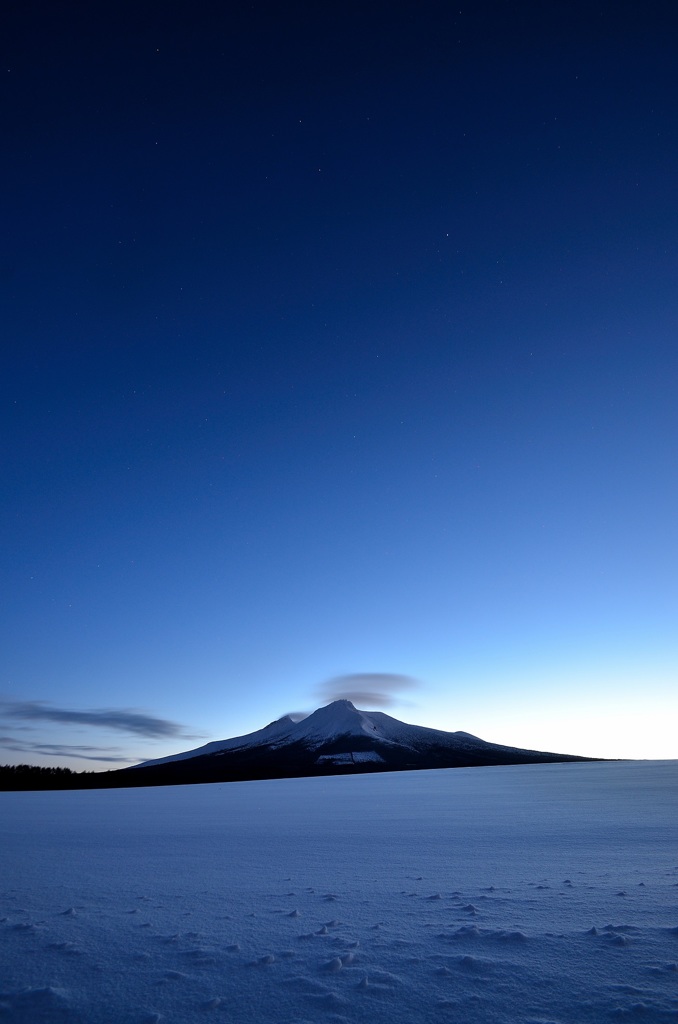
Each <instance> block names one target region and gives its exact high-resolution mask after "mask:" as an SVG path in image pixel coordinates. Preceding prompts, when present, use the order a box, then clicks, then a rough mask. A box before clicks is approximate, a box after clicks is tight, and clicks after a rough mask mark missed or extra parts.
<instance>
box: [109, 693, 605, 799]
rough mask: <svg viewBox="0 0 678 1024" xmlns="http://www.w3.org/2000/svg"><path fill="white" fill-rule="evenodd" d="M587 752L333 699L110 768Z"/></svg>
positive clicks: (264, 773) (518, 760) (345, 764)
mask: <svg viewBox="0 0 678 1024" xmlns="http://www.w3.org/2000/svg"><path fill="white" fill-rule="evenodd" d="M593 760H598V759H597V758H591V757H581V756H579V755H574V754H558V753H554V752H551V751H539V750H528V749H524V748H520V747H512V746H507V745H504V744H499V743H489V742H487V741H486V740H482V739H480V738H479V737H478V736H473V735H472V734H471V733H467V732H461V731H459V732H445V731H443V730H441V729H432V728H429V727H427V726H419V725H410V724H408V723H406V722H401V721H399V720H398V719H396V718H392V717H391V716H390V715H386V714H384V713H383V712H381V711H362V710H360V709H358V708H356V707H355V706H354V705H353V704H352V703H351V701H349V700H337V701H332V702H331V703H330V704H327V705H325V706H324V707H321V708H318V709H317V710H316V711H314V712H313V713H312V714H310V715H308V716H307V717H306V718H303V719H302V720H301V721H295V720H294V719H293V718H292V717H291V716H289V715H284V716H283V717H282V718H279V719H276V720H275V721H273V722H269V724H268V725H266V726H264V727H263V729H258V730H256V731H255V732H252V733H247V734H246V735H244V736H235V737H231V738H230V739H225V740H214V741H212V742H210V743H206V744H204V745H203V746H201V747H196V748H194V749H193V750H187V751H180V752H179V753H177V754H172V755H168V756H166V757H162V758H155V759H151V760H147V761H142V762H141V763H140V764H137V765H133V766H131V767H129V768H123V769H119V770H118V771H117V772H114V773H112V774H114V775H117V776H119V777H120V784H121V785H127V784H130V785H167V784H180V783H183V782H186V783H189V782H226V781H237V780H240V781H246V780H252V779H264V778H291V777H298V776H308V775H327V774H347V773H356V772H365V771H403V770H421V769H430V768H457V767H473V766H477V767H481V766H489V765H496V764H535V763H545V762H546V763H549V762H564V761H593ZM122 777H124V779H125V781H124V782H123V781H122Z"/></svg>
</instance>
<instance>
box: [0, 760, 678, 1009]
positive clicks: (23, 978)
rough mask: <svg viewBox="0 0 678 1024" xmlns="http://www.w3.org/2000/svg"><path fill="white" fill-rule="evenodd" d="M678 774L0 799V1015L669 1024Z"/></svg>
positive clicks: (565, 768)
mask: <svg viewBox="0 0 678 1024" xmlns="http://www.w3.org/2000/svg"><path fill="white" fill-rule="evenodd" d="M677 794H678V762H674V761H671V762H617V763H571V764H541V765H519V766H509V767H491V768H471V769H454V770H449V771H445V770H441V771H431V772H429V771H421V772H398V773H393V774H371V775H355V776H346V777H337V776H335V777H329V778H314V779H281V780H275V781H267V782H246V783H231V784H225V785H210V786H192V787H189V786H180V787H166V788H157V789H128V790H99V791H81V792H77V791H76V792H72V791H71V792H69V791H65V792H51V793H50V792H46V793H45V792H42V793H37V792H36V793H2V794H0V1021H3V1022H9V1024H57V1022H58V1024H123V1022H124V1024H143V1022H146V1024H150V1022H158V1024H161V1022H162V1024H165V1022H167V1024H169V1022H175V1024H184V1022H185V1024H189V1022H191V1024H192V1022H198V1021H201V1022H204V1021H206V1020H207V1021H209V1020H212V1021H215V1022H219V1021H221V1022H227V1021H228V1022H232V1021H237V1022H238V1024H250V1022H252V1024H253V1022H255V1021H256V1022H263V1024H306V1022H327V1024H387V1022H388V1024H412V1022H415V1021H416V1022H432V1024H433V1022H452V1021H454V1022H464V1024H594V1022H595V1024H601V1022H617V1021H627V1020H628V1021H630V1022H634V1021H638V1022H643V1024H646V1022H649V1024H659V1022H661V1024H663V1022H668V1021H674V1022H675V1021H678V796H677Z"/></svg>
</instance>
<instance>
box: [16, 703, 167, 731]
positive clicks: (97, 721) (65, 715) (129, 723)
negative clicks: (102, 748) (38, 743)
mask: <svg viewBox="0 0 678 1024" xmlns="http://www.w3.org/2000/svg"><path fill="white" fill-rule="evenodd" d="M0 716H2V717H3V718H4V719H5V720H8V719H9V720H14V721H17V720H18V721H22V722H58V723H60V724H63V725H90V726H92V725H93V726H96V727H97V728H100V729H115V730H116V731H117V732H124V733H128V734H131V735H133V736H144V737H146V738H147V739H148V738H151V739H152V738H155V739H157V738H162V737H166V736H182V735H184V730H183V727H182V726H181V725H178V724H177V723H176V722H170V721H168V720H167V719H165V718H155V717H154V716H153V715H146V714H143V713H142V712H141V711H134V710H129V709H126V708H102V709H100V710H90V711H75V710H72V709H69V708H57V707H54V706H53V705H51V704H48V703H46V702H45V701H38V700H33V701H3V702H2V703H1V704H0Z"/></svg>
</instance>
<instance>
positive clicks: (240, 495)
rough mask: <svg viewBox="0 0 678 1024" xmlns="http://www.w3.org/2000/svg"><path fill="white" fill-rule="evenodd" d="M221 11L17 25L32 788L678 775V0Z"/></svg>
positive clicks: (25, 746) (100, 13)
mask: <svg viewBox="0 0 678 1024" xmlns="http://www.w3.org/2000/svg"><path fill="white" fill-rule="evenodd" d="M215 6H216V5H213V4H204V3H201V2H197V3H191V4H188V3H186V4H174V5H172V4H170V5H168V4H165V3H162V4H161V3H157V4H155V3H148V2H145V0H140V2H138V3H134V4H125V3H115V4H113V3H111V4H93V5H84V4H82V5H80V4H70V5H69V4H67V5H55V4H44V5H43V4H38V3H31V2H28V3H26V4H24V5H21V9H20V11H19V12H18V13H17V12H16V11H15V12H14V15H13V16H12V17H11V18H10V22H9V23H8V24H6V26H5V28H4V29H3V31H2V33H1V34H0V37H1V38H2V40H3V45H4V51H3V57H2V59H3V62H4V63H3V65H2V69H1V70H2V74H3V86H4V88H3V99H2V123H1V125H0V128H1V137H2V148H3V151H4V155H3V161H2V171H1V174H2V196H3V207H4V212H3V229H2V243H1V244H2V253H1V256H0V272H1V278H0V286H1V295H2V331H3V336H4V339H5V340H4V342H3V346H2V353H3V354H2V362H1V364H0V368H1V374H0V385H1V389H2V406H1V408H2V434H3V438H4V439H5V442H6V443H5V446H4V454H3V467H2V480H3V488H2V490H3V502H2V535H3V538H4V540H3V545H2V550H3V568H2V572H3V580H4V583H3V607H2V619H1V622H0V630H1V633H0V651H1V665H0V671H1V673H2V675H1V677H0V696H1V698H2V702H1V703H0V736H2V740H0V743H4V746H0V763H2V762H3V761H7V762H18V761H29V762H32V763H43V764H49V763H52V764H55V763H56V764H68V765H71V766H72V767H78V768H99V767H109V766H116V765H119V764H124V763H127V761H128V760H135V759H141V758H146V757H154V756H161V755H162V754H166V753H170V752H173V751H176V750H178V749H185V748H186V747H187V746H192V745H195V743H197V742H202V741H206V740H211V739H215V738H220V737H223V736H231V735H235V734H238V733H242V732H247V731H250V730H252V729H254V728H258V727H260V726H262V725H264V724H265V723H266V722H267V721H269V720H271V719H272V718H274V717H277V716H278V715H280V714H283V713H285V712H288V711H292V710H311V709H312V708H314V707H315V706H317V705H318V704H319V703H322V702H323V701H326V700H327V699H329V697H331V696H334V695H337V696H338V695H341V693H342V692H354V691H355V689H356V688H357V689H358V690H360V689H361V688H362V689H363V690H366V691H367V692H370V691H371V690H374V689H375V687H376V688H377V689H378V688H379V687H381V689H382V690H384V691H385V693H387V694H388V693H391V696H392V703H391V704H388V703H386V698H384V702H383V703H382V704H381V705H380V706H381V707H384V708H385V709H386V710H388V711H390V713H392V714H394V715H396V717H400V718H404V719H406V720H409V721H413V722H416V723H419V724H422V725H432V726H437V727H440V728H445V729H450V730H454V729H463V730H466V731H470V732H475V733H477V734H479V735H481V736H483V737H484V738H486V739H490V740H495V741H499V742H505V743H515V744H520V745H524V746H533V747H541V748H547V749H560V750H564V751H568V752H573V753H583V754H601V755H605V754H608V755H611V756H629V757H633V756H637V757H653V756H654V757H659V756H664V757H676V756H678V746H677V745H676V739H675V736H676V729H675V722H676V715H677V713H678V697H677V696H676V694H678V686H676V669H677V667H678V658H677V653H678V640H677V637H678V631H677V629H676V626H677V621H676V620H677V612H678V601H677V592H678V585H677V582H676V580H677V578H678V576H677V572H676V553H677V544H676V534H677V530H676V521H677V518H678V517H677V516H676V508H677V507H678V486H677V483H676V480H677V477H676V434H677V430H676V427H677V423H678V415H677V412H676V397H675V396H676V382H677V378H678V375H677V371H678V350H677V348H676V337H677V327H678V279H677V270H678V259H677V245H676V239H677V238H678V205H677V201H676V180H677V177H676V175H677V171H678V121H677V118H676V110H678V83H677V77H676V75H677V72H676V53H675V39H676V29H677V28H678V16H676V14H675V12H674V10H673V7H672V5H670V4H661V3H649V4H648V3H643V4H640V3H623V2H622V3H619V2H615V3H612V2H607V0H606V2H604V3H602V4H598V5H594V6H593V7H592V6H591V5H590V3H586V4H584V3H572V2H567V3H548V4H544V3H531V2H528V3H525V4H522V5H515V4H512V3H503V2H498V0H493V2H485V3H473V4H471V5H470V7H469V9H468V10H467V9H466V7H465V5H462V8H461V10H459V9H458V8H457V7H454V6H453V5H451V4H442V3H440V4H439V3H423V4H415V3H412V4H409V3H408V4H396V5H394V4H391V3H389V4H385V3H384V4H381V3H370V4H368V5H366V8H367V9H364V7H363V5H358V4H348V5H346V4H341V5H335V6H333V7H331V6H328V5H325V4H317V5H311V4H294V3H293V4H291V5H283V4H271V3H264V4H257V3H253V4H251V3H247V4H246V3H242V4H238V3H236V4H226V5H222V9H221V10H217V11H215V9H214V8H215ZM364 673H367V674H376V673H396V674H402V675H405V676H408V677H412V678H413V679H415V680H417V681H418V685H416V686H414V685H412V687H410V688H407V687H405V688H401V689H398V688H397V680H396V681H394V683H393V687H391V686H390V683H389V680H388V679H375V678H374V677H371V678H368V679H366V680H350V679H347V680H343V681H342V680H339V681H338V682H337V683H335V684H332V685H331V686H329V687H327V686H326V685H325V684H327V681H328V680H329V679H332V678H333V677H336V676H342V675H352V674H364ZM372 684H374V685H372ZM374 706H376V705H374ZM194 740H195V742H194ZM118 758H120V759H122V760H120V761H118V760H115V759H118ZM108 759H113V760H108Z"/></svg>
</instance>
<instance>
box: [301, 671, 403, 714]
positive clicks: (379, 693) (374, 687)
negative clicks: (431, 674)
mask: <svg viewBox="0 0 678 1024" xmlns="http://www.w3.org/2000/svg"><path fill="white" fill-rule="evenodd" d="M418 686H419V683H418V681H417V680H416V679H413V678H412V677H411V676H402V675H397V674H395V673H392V672H356V673H354V674H352V675H346V676H335V677H334V679H328V681H327V682H326V683H323V684H322V686H320V687H318V691H317V692H318V695H319V696H320V697H322V698H324V699H325V700H328V701H332V700H350V701H351V702H352V703H353V704H357V705H358V706H360V707H366V708H368V709H369V708H388V707H391V706H392V705H393V704H401V703H402V702H403V701H402V698H401V697H400V694H401V693H403V692H404V691H406V690H414V689H416V688H417V687H418ZM396 695H397V696H396Z"/></svg>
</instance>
